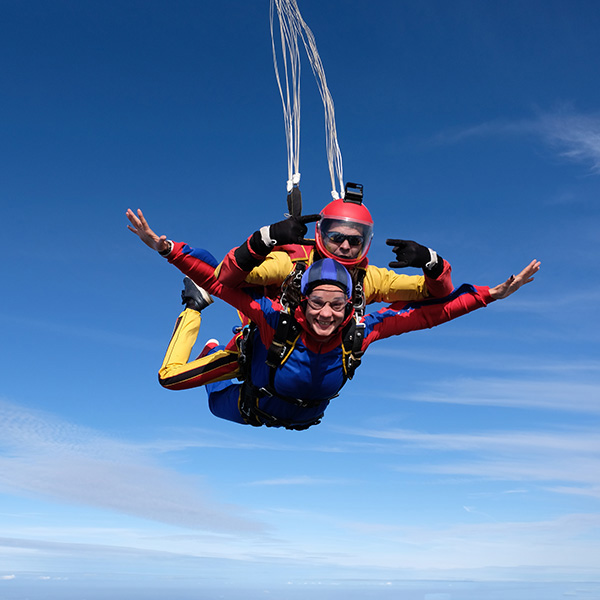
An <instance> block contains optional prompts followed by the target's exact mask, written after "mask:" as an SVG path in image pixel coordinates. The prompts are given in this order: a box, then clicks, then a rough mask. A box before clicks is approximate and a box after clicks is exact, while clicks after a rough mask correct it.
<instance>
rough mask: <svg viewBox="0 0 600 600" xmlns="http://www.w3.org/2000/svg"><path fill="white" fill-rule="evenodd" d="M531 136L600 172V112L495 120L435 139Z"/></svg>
mask: <svg viewBox="0 0 600 600" xmlns="http://www.w3.org/2000/svg"><path fill="white" fill-rule="evenodd" d="M498 136H530V137H535V138H537V139H539V140H541V141H542V142H543V143H544V144H546V145H547V146H549V147H550V148H551V149H552V150H553V151H555V152H556V153H557V155H558V156H560V157H562V158H564V159H566V160H569V161H574V162H578V163H582V164H585V165H587V166H588V168H589V169H590V171H591V172H592V173H594V174H600V114H597V113H591V114H582V113H577V112H575V111H572V110H569V109H560V110H557V111H553V112H545V113H541V114H539V115H538V116H537V117H533V118H531V119H522V120H519V121H507V120H496V121H491V122H488V123H480V124H477V125H473V126H472V127H468V128H463V129H461V130H448V131H445V132H442V133H440V134H439V135H438V136H437V138H436V140H435V141H436V142H437V143H439V144H456V143H460V142H462V141H464V140H467V139H471V138H481V137H498Z"/></svg>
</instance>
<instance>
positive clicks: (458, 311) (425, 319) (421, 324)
mask: <svg viewBox="0 0 600 600" xmlns="http://www.w3.org/2000/svg"><path fill="white" fill-rule="evenodd" d="M492 301H493V298H492V297H491V296H490V292H489V288H488V287H479V286H472V285H462V286H460V287H459V288H457V289H456V290H455V291H454V292H453V293H452V294H451V295H450V296H448V297H446V298H439V299H430V300H423V301H420V302H395V303H394V304H392V305H390V306H388V307H386V308H382V309H381V310H379V311H378V312H376V313H372V314H369V315H366V316H365V317H364V319H363V320H364V322H365V325H366V327H367V332H366V336H365V341H364V343H363V349H364V348H366V347H367V346H368V345H369V344H370V343H372V342H374V341H375V340H381V339H384V338H387V337H391V336H393V335H401V334H402V333H407V332H409V331H417V330H419V329H430V328H431V327H435V326H436V325H441V324H442V323H446V322H448V321H451V320H452V319H456V318H458V317H461V316H462V315H466V314H467V313H469V312H472V311H474V310H477V309H478V308H483V307H484V306H487V305H488V304H489V303H490V302H492Z"/></svg>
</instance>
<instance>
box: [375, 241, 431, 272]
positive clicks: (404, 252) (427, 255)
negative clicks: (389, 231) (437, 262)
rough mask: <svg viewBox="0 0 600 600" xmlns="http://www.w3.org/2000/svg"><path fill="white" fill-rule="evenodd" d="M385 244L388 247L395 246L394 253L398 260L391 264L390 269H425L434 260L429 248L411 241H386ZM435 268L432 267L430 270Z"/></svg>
mask: <svg viewBox="0 0 600 600" xmlns="http://www.w3.org/2000/svg"><path fill="white" fill-rule="evenodd" d="M385 243H386V244H387V245H388V246H394V249H393V252H394V254H395V255H396V260H395V261H392V262H391V263H390V267H393V268H398V269H402V268H404V267H417V268H418V269H424V268H425V267H426V266H427V264H428V263H430V262H431V260H432V258H433V257H432V255H431V252H430V251H429V248H426V247H425V246H421V244H417V242H413V241H411V240H385ZM433 266H434V265H431V266H430V268H431V267H433Z"/></svg>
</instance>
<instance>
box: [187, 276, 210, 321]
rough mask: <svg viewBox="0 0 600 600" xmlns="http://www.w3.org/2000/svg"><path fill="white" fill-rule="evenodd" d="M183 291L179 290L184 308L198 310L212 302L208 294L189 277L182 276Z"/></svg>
mask: <svg viewBox="0 0 600 600" xmlns="http://www.w3.org/2000/svg"><path fill="white" fill-rule="evenodd" d="M183 285H184V288H183V291H182V292H181V304H185V307H186V308H191V309H192V310H197V311H198V312H200V311H201V310H202V309H204V308H206V307H207V306H208V305H209V304H212V303H213V299H212V298H211V296H210V294H209V293H208V292H207V291H206V290H205V289H204V288H201V287H200V286H199V285H196V284H195V283H194V282H193V281H192V280H191V279H190V278H189V277H184V278H183Z"/></svg>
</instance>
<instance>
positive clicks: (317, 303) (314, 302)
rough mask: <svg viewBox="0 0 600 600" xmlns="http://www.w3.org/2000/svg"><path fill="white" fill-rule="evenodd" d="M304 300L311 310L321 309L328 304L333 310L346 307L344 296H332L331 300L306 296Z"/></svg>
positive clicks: (340, 309)
mask: <svg viewBox="0 0 600 600" xmlns="http://www.w3.org/2000/svg"><path fill="white" fill-rule="evenodd" d="M306 302H307V304H308V305H309V306H310V307H311V308H312V309H313V310H322V309H323V308H325V307H326V306H327V305H328V304H329V306H331V310H332V311H333V312H341V311H343V310H344V309H345V308H346V304H348V301H347V300H346V298H334V299H333V300H323V298H321V297H319V296H308V297H307V298H306Z"/></svg>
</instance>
